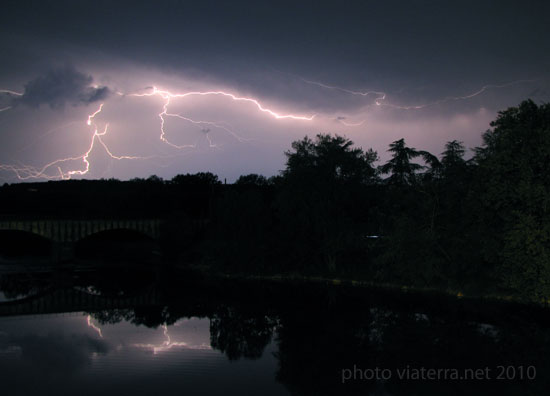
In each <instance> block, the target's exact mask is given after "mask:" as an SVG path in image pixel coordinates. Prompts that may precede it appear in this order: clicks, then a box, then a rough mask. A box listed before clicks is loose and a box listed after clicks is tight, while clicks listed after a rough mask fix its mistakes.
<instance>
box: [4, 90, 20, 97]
mask: <svg viewBox="0 0 550 396" xmlns="http://www.w3.org/2000/svg"><path fill="white" fill-rule="evenodd" d="M0 93H7V94H10V95H15V96H23V92H15V91H12V90H10V89H0Z"/></svg>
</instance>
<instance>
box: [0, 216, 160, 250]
mask: <svg viewBox="0 0 550 396" xmlns="http://www.w3.org/2000/svg"><path fill="white" fill-rule="evenodd" d="M160 225H161V220H160V219H99V220H0V230H7V231H9V230H12V231H25V232H30V233H32V234H37V235H40V236H42V237H45V238H47V239H50V240H51V241H53V242H56V243H62V244H63V243H74V242H77V241H79V240H80V239H83V238H86V237H88V236H90V235H93V234H97V233H99V232H102V231H111V230H131V231H136V232H139V233H142V234H144V235H147V236H149V237H150V238H152V239H155V240H158V239H159V238H160Z"/></svg>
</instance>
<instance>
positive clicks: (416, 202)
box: [201, 101, 550, 302]
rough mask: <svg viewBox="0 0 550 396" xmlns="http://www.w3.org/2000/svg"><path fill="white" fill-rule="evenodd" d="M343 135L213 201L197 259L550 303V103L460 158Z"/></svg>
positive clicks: (304, 147)
mask: <svg viewBox="0 0 550 396" xmlns="http://www.w3.org/2000/svg"><path fill="white" fill-rule="evenodd" d="M389 152H390V153H391V159H390V160H389V161H388V162H386V163H385V164H382V165H378V166H377V160H378V156H377V153H376V152H374V151H373V150H370V149H369V150H366V151H364V150H362V149H361V148H357V147H354V146H353V143H352V142H351V141H350V140H349V139H346V138H344V137H341V136H331V135H323V134H320V135H317V136H316V137H315V138H314V139H310V138H308V137H306V138H304V139H303V140H300V141H296V142H294V143H293V144H292V149H291V150H289V151H287V152H286V153H285V154H286V157H287V162H286V168H285V170H284V171H283V172H282V173H281V175H280V176H276V177H273V178H270V179H266V178H264V177H262V176H259V175H247V176H241V177H240V178H239V179H238V180H237V181H236V183H235V184H234V185H233V186H231V188H227V189H225V190H224V192H223V194H222V195H221V196H220V197H219V198H218V199H216V201H215V207H214V209H213V214H214V215H213V217H212V220H213V224H212V225H211V227H210V233H209V235H208V237H207V239H206V240H205V242H204V245H203V246H202V248H201V257H202V258H203V260H204V261H205V262H206V263H207V264H209V265H210V266H212V267H214V268H216V269H218V270H222V271H238V272H242V273H250V272H252V273H258V272H259V273H281V272H283V273H299V274H324V275H326V274H337V275H338V276H348V277H350V278H357V277H361V278H363V279H370V280H372V281H375V282H380V283H392V284H397V285H402V286H415V287H430V288H432V287H433V288H443V289H451V290H458V291H461V292H463V293H472V292H473V293H476V294H477V293H481V294H500V295H515V296H516V297H520V298H524V299H526V300H534V301H538V302H540V301H545V302H547V301H548V299H549V298H550V212H549V210H550V205H549V204H550V105H548V104H544V105H540V106H538V105H537V104H535V103H533V102H532V101H525V102H523V103H521V104H520V105H519V106H518V107H514V108H510V109H508V110H505V111H502V112H500V113H499V115H498V117H497V119H496V120H495V121H494V122H492V123H491V129H489V130H488V131H487V132H485V134H484V135H483V144H482V145H481V146H480V147H477V148H475V149H474V152H473V156H472V157H471V158H469V159H466V158H465V154H466V148H465V147H464V145H463V144H462V142H460V141H457V140H453V141H450V142H448V143H447V144H446V145H445V150H444V151H443V153H441V155H440V156H439V157H438V156H435V155H433V154H431V153H429V152H426V151H422V150H416V149H414V148H412V147H408V146H407V144H406V143H405V141H404V140H403V139H400V140H397V141H395V142H393V143H391V144H390V146H389Z"/></svg>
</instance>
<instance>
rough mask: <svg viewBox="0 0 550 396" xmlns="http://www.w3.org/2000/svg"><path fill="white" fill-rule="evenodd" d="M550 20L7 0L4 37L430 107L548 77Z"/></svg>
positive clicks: (284, 94) (532, 9)
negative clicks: (381, 95) (397, 97)
mask: <svg viewBox="0 0 550 396" xmlns="http://www.w3.org/2000/svg"><path fill="white" fill-rule="evenodd" d="M25 3H26V4H25ZM29 3H30V4H29ZM28 10H33V12H29V11H28ZM549 13H550V3H549V2H547V1H528V2H517V1H508V0H502V1H487V0H486V1H481V0H477V1H467V0H465V1H444V2H441V1H415V2H404V1H392V0H388V1H384V2H375V1H346V2H319V1H300V2H286V1H277V2H275V1H272V2H263V1H262V2H258V1H242V0H241V1H239V0H235V1H231V2H227V1H207V0H205V1H201V2H189V1H177V0H172V1H158V2H136V1H131V2H129V1H116V2H113V1H103V0H97V1H93V2H92V1H79V2H74V1H56V2H43V1H40V2H32V1H31V2H28V1H27V2H25V1H12V2H8V4H7V5H6V6H5V7H3V14H4V15H5V18H4V19H3V23H4V26H3V29H4V30H5V31H6V33H8V34H7V35H6V36H4V38H3V39H2V38H0V40H3V41H4V42H6V43H7V42H9V41H10V38H13V37H16V36H17V35H18V34H19V35H25V36H26V37H29V40H31V41H32V40H35V41H36V42H37V43H38V42H40V40H42V39H46V40H51V42H55V43H58V46H63V45H64V44H70V45H73V46H74V47H76V48H81V49H85V51H88V50H92V49H93V50H94V51H98V52H100V53H101V54H103V55H105V56H109V55H111V56H117V57H120V58H123V59H127V60H130V61H131V62H136V63H141V64H145V65H147V66H152V67H155V68H159V69H162V70H165V71H171V72H184V73H188V74H192V73H196V74H197V75H201V74H206V75H208V76H212V77H213V78H216V79H218V80H220V81H224V82H226V83H227V84H228V85H230V86H234V87H236V88H239V89H242V90H248V91H250V92H253V93H258V94H261V95H263V96H271V97H273V98H280V99H284V100H288V101H291V102H292V101H294V102H296V103H306V102H307V103H312V104H313V105H315V104H316V103H318V105H319V107H320V108H325V107H330V105H329V104H328V103H325V102H324V101H323V100H321V99H320V98H321V97H322V95H321V93H322V92H320V91H322V90H320V89H314V87H304V84H303V83H302V82H300V81H299V79H298V80H296V81H292V80H293V79H292V78H291V77H288V76H287V77H284V76H282V75H276V73H274V72H273V70H280V71H282V72H289V73H293V74H295V75H298V76H300V77H303V78H307V79H310V80H319V81H322V82H325V83H327V84H330V85H338V86H342V87H346V88H348V89H374V90H381V91H385V92H388V93H390V94H392V93H394V92H398V91H399V90H403V91H402V92H403V95H404V96H407V100H410V101H412V100H418V99H425V100H426V101H429V100H435V99H437V98H440V97H445V96H449V95H455V94H456V92H457V91H459V92H461V93H462V92H469V91H475V89H478V88H479V87H481V86H483V85H484V84H487V83H502V82H507V81H511V80H516V79H523V78H532V77H538V76H539V75H541V74H543V73H548V72H549V71H550V40H549V24H548V23H547V15H548V14H549ZM48 46H51V47H53V45H51V44H50V45H48ZM51 49H54V48H51ZM120 58H119V59H120ZM6 60H7V61H8V62H10V63H17V60H14V59H13V58H12V57H8V56H7V57H6ZM0 67H1V66H0ZM274 75H275V77H271V78H266V76H274ZM317 88H318V87H317ZM420 88H421V89H420ZM341 96H343V95H341ZM341 99H342V101H343V104H344V105H345V104H346V103H347V102H346V98H343V97H342V98H341Z"/></svg>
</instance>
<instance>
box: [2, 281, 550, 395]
mask: <svg viewBox="0 0 550 396" xmlns="http://www.w3.org/2000/svg"><path fill="white" fill-rule="evenodd" d="M130 279H131V281H128V280H130ZM0 285H1V287H2V292H3V293H4V294H5V295H7V296H15V297H17V298H16V299H15V300H13V299H12V301H7V302H2V303H0V373H2V378H3V383H2V387H3V389H4V390H9V392H8V393H9V394H29V393H37V392H38V391H40V393H42V394H44V393H48V392H49V393H52V394H53V393H55V394H71V393H73V392H76V391H78V392H79V393H84V394H94V393H95V392H101V393H103V394H115V393H124V394H127V393H132V394H150V393H155V394H158V393H161V392H164V393H167V394H173V393H177V394H185V393H187V394H205V395H210V394H221V393H223V394H263V395H268V394H273V395H276V394H296V395H347V394H350V395H355V394H356V395H366V394H388V395H401V394H403V395H405V394H407V395H409V394H434V395H435V394H441V393H448V394H464V393H466V392H468V393H469V394H487V393H495V392H498V393H500V394H510V395H515V394H522V393H530V394H545V390H546V389H548V385H549V381H548V378H549V374H550V366H549V360H550V359H549V358H548V356H549V354H548V352H550V331H549V325H548V319H546V316H547V312H546V311H544V310H539V309H536V308H533V307H520V306H513V305H510V304H497V303H488V302H485V303H484V304H480V303H478V302H468V301H465V300H454V299H450V298H449V299H448V298H443V297H441V296H425V295H418V296H416V295H411V294H407V295H403V294H399V293H389V292H382V291H373V290H366V289H361V288H354V287H345V286H339V287H329V286H325V285H319V284H317V285H315V284H295V283H274V282H244V281H227V280H212V279H210V280H204V279H196V278H194V277H193V275H192V274H183V275H181V276H178V275H177V274H170V276H163V275H162V274H160V275H159V274H156V275H155V274H148V273H144V274H140V273H133V274H132V275H131V276H129V274H128V272H127V270H121V271H119V272H117V271H110V272H109V273H97V272H94V273H89V272H88V273H65V274H59V273H57V274H49V275H45V274H43V275H40V276H29V274H25V275H19V274H10V275H9V276H2V279H1V280H0ZM117 285H118V287H117ZM499 366H505V367H514V370H515V371H516V375H515V378H514V379H502V380H496V376H497V375H498V374H499V372H498V370H499V369H498V367H499ZM519 367H524V368H526V367H535V368H536V378H534V379H528V378H527V377H526V375H525V373H523V378H519ZM405 368H407V369H420V368H426V369H433V370H437V369H441V370H444V369H456V370H462V371H464V370H469V369H489V370H490V371H491V372H490V374H491V376H490V377H489V378H490V379H489V378H483V379H477V380H458V379H455V380H450V379H442V378H440V379H436V380H434V379H424V380H415V379H408V380H406V379H401V378H398V373H399V372H400V371H403V370H404V369H405ZM375 369H380V370H386V373H390V374H391V375H390V376H389V377H387V378H384V379H381V378H379V379H378V380H376V379H367V378H365V376H366V375H365V373H367V374H368V373H370V372H374V370H375ZM344 370H348V371H344ZM344 372H345V373H346V376H345V377H346V378H345V381H344V380H343V379H344V378H343V373H344ZM348 373H350V375H349V376H348V375H347V374H348ZM351 374H353V376H352V375H351ZM28 378H33V381H28V380H26V379H28Z"/></svg>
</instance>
